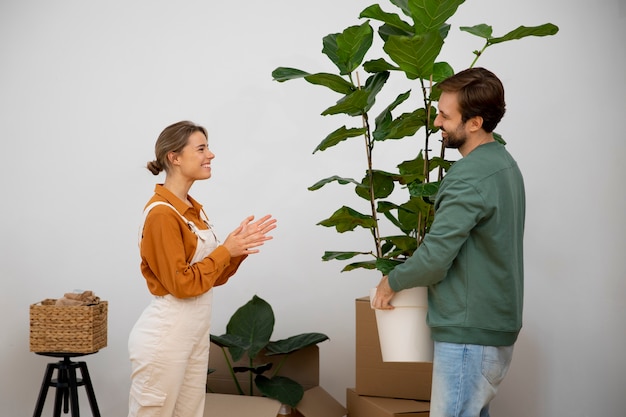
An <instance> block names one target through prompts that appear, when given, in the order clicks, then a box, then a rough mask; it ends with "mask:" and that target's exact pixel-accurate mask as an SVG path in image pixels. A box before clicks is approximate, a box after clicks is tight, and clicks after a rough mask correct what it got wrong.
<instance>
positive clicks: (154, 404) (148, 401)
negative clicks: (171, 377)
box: [130, 385, 167, 417]
mask: <svg viewBox="0 0 626 417" xmlns="http://www.w3.org/2000/svg"><path fill="white" fill-rule="evenodd" d="M130 396H131V404H130V409H131V410H130V414H132V415H134V413H136V412H137V410H139V409H140V408H144V407H149V408H152V411H150V412H148V413H147V414H145V415H146V416H151V417H158V416H160V415H161V407H162V406H163V405H164V404H165V399H166V398H167V394H166V393H164V392H163V391H159V390H157V389H154V388H150V387H147V386H145V385H141V386H136V385H133V386H132V387H131V389H130ZM142 415H144V414H142Z"/></svg>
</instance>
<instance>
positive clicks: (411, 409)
mask: <svg viewBox="0 0 626 417" xmlns="http://www.w3.org/2000/svg"><path fill="white" fill-rule="evenodd" d="M346 399H347V404H348V415H350V416H352V415H354V416H359V417H409V416H410V417H427V416H428V415H430V402H428V401H416V400H405V399H398V398H387V397H370V396H366V395H358V394H357V393H356V391H355V390H354V389H350V388H348V389H347V390H346Z"/></svg>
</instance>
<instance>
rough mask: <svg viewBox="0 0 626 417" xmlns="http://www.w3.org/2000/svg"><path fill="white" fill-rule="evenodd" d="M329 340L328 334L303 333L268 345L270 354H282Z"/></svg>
mask: <svg viewBox="0 0 626 417" xmlns="http://www.w3.org/2000/svg"><path fill="white" fill-rule="evenodd" d="M326 340H328V336H326V335H325V334H323V333H302V334H299V335H296V336H291V337H289V338H287V339H282V340H277V341H275V342H270V343H269V344H268V345H267V352H268V353H267V354H268V355H280V354H288V353H291V352H295V351H297V350H300V349H304V348H305V347H309V346H313V345H317V344H318V343H321V342H324V341H326Z"/></svg>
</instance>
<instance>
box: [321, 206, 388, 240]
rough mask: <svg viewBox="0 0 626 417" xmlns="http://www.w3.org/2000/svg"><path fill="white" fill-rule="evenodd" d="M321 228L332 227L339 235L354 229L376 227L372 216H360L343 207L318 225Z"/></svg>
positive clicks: (356, 212)
mask: <svg viewBox="0 0 626 417" xmlns="http://www.w3.org/2000/svg"><path fill="white" fill-rule="evenodd" d="M318 224H319V225H321V226H326V227H334V228H335V229H336V230H337V231H338V232H339V233H344V232H348V231H352V230H354V229H355V228H356V227H364V228H366V229H371V228H372V227H374V226H375V225H376V223H375V222H374V219H373V218H372V216H368V215H365V214H361V213H359V212H358V211H356V210H354V209H351V208H350V207H346V206H343V207H341V208H340V209H339V210H337V211H335V212H334V213H333V215H332V216H330V217H329V218H328V219H326V220H322V221H321V222H319V223H318Z"/></svg>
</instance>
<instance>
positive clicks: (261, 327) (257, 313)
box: [226, 295, 274, 361]
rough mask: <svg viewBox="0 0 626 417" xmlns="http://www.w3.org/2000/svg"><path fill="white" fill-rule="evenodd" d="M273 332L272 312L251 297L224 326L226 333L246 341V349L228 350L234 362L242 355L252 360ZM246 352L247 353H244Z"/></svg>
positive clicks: (258, 300) (256, 298)
mask: <svg viewBox="0 0 626 417" xmlns="http://www.w3.org/2000/svg"><path fill="white" fill-rule="evenodd" d="M273 331H274V312H273V310H272V307H271V306H270V305H269V304H268V303H267V302H266V301H265V300H263V299H262V298H260V297H258V296H256V295H255V296H253V297H252V299H251V300H250V301H248V302H247V303H246V304H244V305H243V306H241V307H239V309H237V311H235V313H234V314H233V315H232V317H231V318H230V321H229V322H228V324H227V325H226V333H227V334H228V335H232V336H235V337H238V338H240V339H242V340H246V341H247V346H249V347H247V348H242V347H235V346H232V347H230V348H229V351H230V354H231V356H232V358H233V360H234V361H238V360H239V359H241V357H242V356H243V354H244V353H247V354H248V357H250V358H254V357H256V355H257V354H258V353H259V352H260V351H261V350H262V349H263V348H264V347H265V346H266V345H267V344H268V343H269V341H270V337H271V336H272V332H273ZM246 351H247V352H246Z"/></svg>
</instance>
